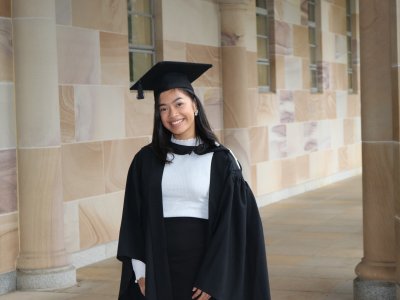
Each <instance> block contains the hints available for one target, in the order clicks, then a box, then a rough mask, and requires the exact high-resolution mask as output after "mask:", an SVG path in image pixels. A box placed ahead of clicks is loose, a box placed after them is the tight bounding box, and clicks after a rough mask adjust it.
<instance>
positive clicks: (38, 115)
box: [12, 0, 76, 290]
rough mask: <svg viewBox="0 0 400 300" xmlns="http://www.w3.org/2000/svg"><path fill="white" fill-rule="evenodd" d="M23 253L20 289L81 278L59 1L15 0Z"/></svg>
mask: <svg viewBox="0 0 400 300" xmlns="http://www.w3.org/2000/svg"><path fill="white" fill-rule="evenodd" d="M12 13H13V41H14V66H15V100H16V115H17V148H18V201H19V202H18V209H19V233H20V253H19V257H18V260H17V289H23V290H26V289H52V288H59V287H65V286H71V285H73V284H74V283H75V282H76V273H75V269H74V268H73V267H72V266H71V265H70V263H69V258H68V255H67V253H66V251H65V246H64V227H63V226H64V215H63V198H62V194H63V193H62V181H61V179H62V178H61V140H60V117H59V116H60V113H59V102H58V69H57V44H56V24H55V1H54V0H35V1H26V0H13V1H12Z"/></svg>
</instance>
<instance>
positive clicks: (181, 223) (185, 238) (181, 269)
mask: <svg viewBox="0 0 400 300" xmlns="http://www.w3.org/2000/svg"><path fill="white" fill-rule="evenodd" d="M164 220H165V231H166V236H167V253H168V264H169V269H170V276H171V285H172V294H173V299H174V300H191V299H192V295H193V292H192V290H193V287H194V281H195V279H196V275H197V273H198V270H199V267H200V264H201V261H202V258H203V255H204V250H205V246H206V236H207V225H208V220H205V219H199V218H191V217H174V218H165V219H164Z"/></svg>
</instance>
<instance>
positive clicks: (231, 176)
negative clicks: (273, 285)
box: [195, 161, 270, 300]
mask: <svg viewBox="0 0 400 300" xmlns="http://www.w3.org/2000/svg"><path fill="white" fill-rule="evenodd" d="M232 163H234V164H236V162H235V161H233V162H232ZM223 182H224V184H223V187H222V188H221V192H220V193H219V197H218V198H219V199H218V201H219V207H218V208H217V212H216V214H215V216H214V220H212V224H211V227H212V228H211V229H210V230H211V233H210V240H209V242H208V244H207V250H206V254H205V257H204V259H203V262H202V265H201V267H200V271H199V274H198V277H197V281H196V285H195V286H196V287H197V288H200V289H201V290H204V291H205V292H207V293H208V294H210V295H211V296H212V297H213V299H214V298H215V299H217V300H225V299H230V300H243V299H246V300H269V299H270V291H269V281H268V271H267V262H266V252H265V243H264V235H263V228H262V224H261V218H260V215H259V211H258V207H257V203H256V200H255V197H254V195H253V193H252V191H251V189H250V187H249V185H248V184H247V182H246V181H245V180H244V179H243V176H242V174H241V171H240V170H239V169H238V168H237V167H236V169H235V170H233V171H229V172H227V173H226V178H225V179H224V181H223Z"/></svg>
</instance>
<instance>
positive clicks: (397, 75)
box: [391, 0, 400, 299]
mask: <svg viewBox="0 0 400 300" xmlns="http://www.w3.org/2000/svg"><path fill="white" fill-rule="evenodd" d="M395 5H396V7H395V8H394V7H393V8H392V11H391V13H392V14H393V15H392V18H391V20H392V22H393V23H392V26H393V27H394V28H395V30H393V31H392V38H393V40H394V41H396V43H394V42H393V44H394V48H395V49H394V51H393V62H394V63H393V64H392V65H393V70H392V74H393V81H394V87H393V93H394V95H395V97H396V99H395V100H396V101H394V103H395V105H394V108H395V112H394V113H395V116H396V119H395V122H394V123H393V126H394V128H395V130H396V131H395V147H394V149H395V155H394V161H395V164H394V171H395V174H394V178H395V185H394V187H395V191H394V196H395V197H394V199H395V213H396V218H395V228H396V230H395V234H396V253H397V264H396V283H397V285H396V286H397V289H396V290H397V299H400V115H399V113H400V112H399V109H400V20H399V17H400V0H396V1H395Z"/></svg>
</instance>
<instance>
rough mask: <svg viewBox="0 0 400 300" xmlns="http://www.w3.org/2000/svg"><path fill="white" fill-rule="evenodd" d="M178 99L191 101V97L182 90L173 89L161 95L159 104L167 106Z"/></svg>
mask: <svg viewBox="0 0 400 300" xmlns="http://www.w3.org/2000/svg"><path fill="white" fill-rule="evenodd" d="M178 99H183V100H190V97H189V96H188V95H187V94H186V93H185V92H183V91H182V90H180V89H171V90H168V91H165V92H162V93H161V94H160V96H159V104H160V105H167V104H170V103H173V102H174V101H176V100H178Z"/></svg>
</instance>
